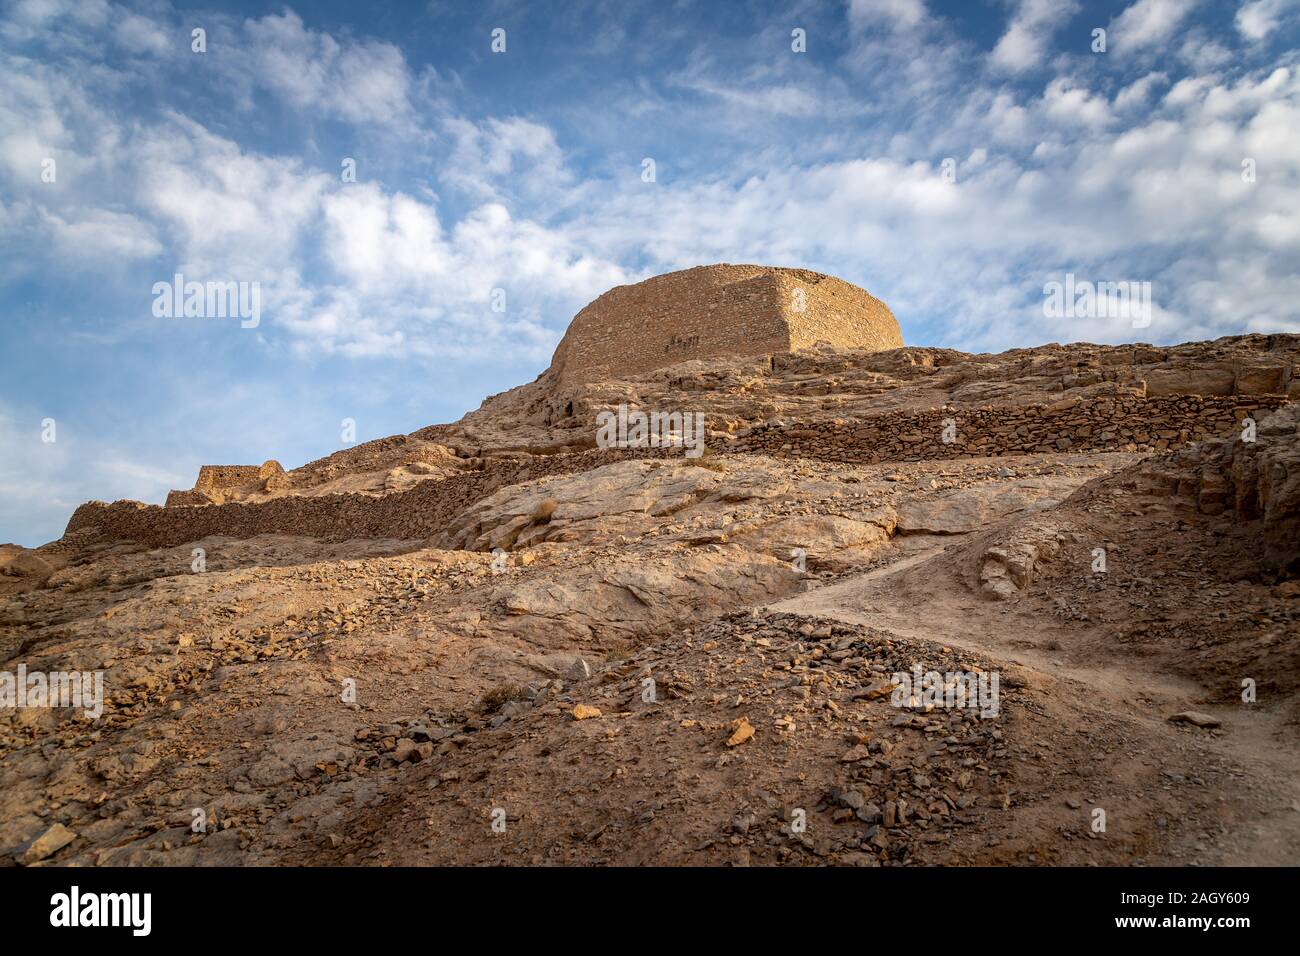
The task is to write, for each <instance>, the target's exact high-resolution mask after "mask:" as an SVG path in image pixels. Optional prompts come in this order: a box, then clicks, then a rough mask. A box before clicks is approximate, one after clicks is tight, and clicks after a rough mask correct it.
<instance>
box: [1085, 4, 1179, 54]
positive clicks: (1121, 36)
mask: <svg viewBox="0 0 1300 956" xmlns="http://www.w3.org/2000/svg"><path fill="white" fill-rule="evenodd" d="M1197 2H1198V0H1137V2H1135V3H1134V4H1133V5H1132V6H1129V7H1127V8H1126V9H1125V10H1124V11H1123V12H1122V13H1121V14H1120V15H1119V16H1117V17H1116V18H1115V19H1114V20H1112V21H1111V23H1110V26H1109V27H1108V28H1107V31H1106V33H1107V36H1108V37H1110V38H1112V39H1111V42H1112V44H1113V46H1114V48H1115V49H1116V50H1118V51H1121V52H1127V51H1129V50H1138V49H1141V48H1143V47H1148V46H1151V45H1152V44H1156V43H1163V42H1164V41H1165V40H1168V39H1169V38H1170V37H1172V36H1173V35H1174V31H1175V30H1177V29H1178V26H1179V25H1180V24H1181V23H1182V22H1183V20H1184V19H1186V17H1187V15H1188V14H1190V13H1191V12H1192V8H1193V7H1195V6H1196V4H1197Z"/></svg>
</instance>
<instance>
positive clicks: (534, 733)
mask: <svg viewBox="0 0 1300 956" xmlns="http://www.w3.org/2000/svg"><path fill="white" fill-rule="evenodd" d="M729 268H747V267H729ZM809 275H815V274H809ZM752 278H753V277H751V279H750V280H741V281H751V280H752ZM758 278H759V279H760V280H761V281H760V283H759V285H760V286H762V284H763V283H765V282H768V281H769V279H770V277H768V278H764V276H763V275H762V274H760V275H759V276H758ZM778 280H779V281H785V279H784V278H783V277H781V276H777V277H776V278H775V279H770V281H772V282H777V281H778ZM835 281H838V280H835ZM633 288H635V287H633ZM849 288H850V289H851V288H852V287H849ZM858 291H861V290H858ZM720 294H721V293H720ZM863 295H865V293H863ZM599 301H600V300H598V302H599ZM873 301H874V300H873ZM882 308H883V305H882ZM891 321H892V317H891ZM674 334H679V333H674ZM574 354H576V353H575V350H574V349H573V348H572V340H570V346H567V347H566V346H562V349H561V352H560V353H557V355H558V356H559V357H560V358H564V359H565V361H563V362H557V364H556V365H555V366H553V368H552V369H550V370H548V371H547V372H546V373H544V374H543V375H542V376H540V377H539V378H538V379H537V380H536V381H534V382H531V383H529V384H526V385H523V386H520V387H519V388H516V389H513V390H511V391H509V392H506V393H503V394H501V395H496V396H492V397H491V398H489V399H487V400H486V401H485V402H484V403H483V405H482V407H481V408H479V409H478V410H476V411H474V412H472V413H470V414H468V415H466V416H465V417H464V418H463V419H462V420H460V421H459V422H456V423H454V424H449V425H433V426H430V427H428V428H424V429H421V430H419V431H417V432H414V433H412V434H411V435H406V436H394V437H392V438H388V439H383V440H381V441H377V442H370V443H367V444H364V445H358V446H356V447H353V448H348V449H345V450H343V451H340V452H338V453H336V454H334V455H331V456H329V457H327V458H324V459H321V460H319V461H316V462H311V463H309V464H306V465H303V466H301V467H299V468H294V469H291V470H288V471H285V470H283V469H282V468H280V467H279V465H278V464H276V463H275V462H273V461H272V462H267V463H266V465H262V466H237V467H232V468H229V469H225V470H222V469H209V470H206V471H205V473H204V475H202V476H200V481H199V482H198V484H197V485H196V488H195V489H192V490H189V491H184V492H178V493H175V495H174V497H173V498H172V499H171V500H170V502H169V505H168V506H165V507H160V506H155V505H144V504H141V503H139V502H116V503H113V504H105V503H102V502H92V503H88V504H86V505H83V506H82V507H81V508H79V509H77V512H76V513H75V514H74V515H73V516H72V519H71V520H70V522H69V525H68V530H67V533H66V534H65V536H64V537H63V538H62V539H61V540H59V541H56V542H52V543H51V544H49V545H46V546H44V547H42V548H38V549H34V550H27V549H21V548H16V547H14V546H5V547H4V548H3V549H0V659H2V660H3V661H4V663H3V664H0V669H3V670H4V671H5V672H16V670H17V668H18V667H19V665H22V666H23V667H24V668H25V670H26V671H28V672H38V671H39V672H43V673H50V672H63V671H78V672H94V671H102V672H103V686H104V691H105V693H104V696H105V700H104V703H103V712H102V714H101V715H100V716H99V717H98V719H96V720H93V721H91V720H88V719H87V718H86V717H84V716H83V715H82V713H81V711H80V710H79V709H77V708H73V707H65V708H50V707H26V708H24V707H17V708H12V709H9V708H6V709H3V710H0V856H2V857H3V858H4V859H6V860H12V861H15V862H18V863H22V864H27V865H38V864H49V863H53V864H64V863H67V864H80V865H123V864H183V865H188V864H194V863H263V864H286V863H297V864H334V863H360V864H389V863H396V864H405V863H463V864H469V863H475V864H477V863H524V864H555V863H560V864H563V863H597V864H599V863H616V864H640V863H657V864H686V863H700V864H724V865H746V864H789V865H815V864H823V863H833V864H840V865H857V866H877V865H889V866H893V865H911V864H931V863H937V864H970V863H975V864H989V863H993V864H1002V863H1006V864H1089V863H1123V864H1130V863H1142V864H1214V863H1231V864H1268V863H1291V864H1294V863H1295V862H1297V860H1300V791H1298V790H1297V787H1298V786H1300V784H1298V783H1297V781H1300V772H1297V771H1300V758H1298V757H1297V754H1298V753H1300V748H1297V746H1296V743H1297V719H1298V718H1300V710H1298V709H1297V706H1296V705H1297V700H1298V699H1300V698H1297V689H1298V688H1300V652H1298V645H1297V638H1298V637H1300V578H1298V577H1297V574H1298V573H1300V406H1297V405H1296V404H1295V400H1296V398H1297V397H1298V396H1300V337H1297V336H1283V335H1278V336H1243V337H1235V338H1228V339H1220V340H1217V341H1214V342H1202V343H1189V344H1185V345H1179V346H1173V347H1154V346H1149V345H1132V346H1118V347H1111V346H1097V345H1087V344H1076V345H1066V346H1059V345H1052V346H1045V347H1041V348H1036V349H1021V350H1016V351H1012V352H1007V353H1002V354H998V355H968V354H965V353H960V352H955V351H952V350H947V349H928V348H909V347H892V348H885V349H884V350H883V351H881V350H876V349H875V348H874V347H869V348H860V347H859V348H854V347H843V346H842V345H836V344H834V343H831V344H819V345H810V346H809V347H799V345H798V343H793V342H792V343H787V346H786V347H783V348H780V349H774V350H771V351H769V352H764V353H761V354H759V353H746V354H738V355H737V354H720V355H718V354H715V355H707V356H704V357H700V358H692V359H689V360H686V361H675V362H673V363H671V364H667V365H664V366H662V367H653V368H645V369H642V368H633V369H629V370H625V371H624V372H620V373H618V374H611V373H609V372H608V371H605V372H602V373H601V376H600V377H599V378H596V379H591V378H589V377H588V376H586V375H574V374H571V367H570V364H569V363H570V362H571V361H572V356H573V355H574ZM566 355H567V356H568V358H565V356H566ZM566 370H568V371H566ZM619 406H624V407H625V409H632V410H637V409H642V410H647V411H649V410H661V411H666V412H668V411H672V412H681V413H685V412H689V413H696V412H698V413H702V414H703V416H704V423H705V424H704V430H703V436H704V444H703V451H704V453H703V454H702V455H699V456H698V457H690V456H687V455H686V454H685V453H684V451H685V449H683V448H682V447H679V446H675V445H668V446H665V447H655V446H651V445H646V446H633V447H598V441H597V427H596V422H597V420H598V416H599V415H600V414H601V413H602V412H611V411H617V409H618V408H619ZM269 451H273V450H269ZM272 466H274V467H272ZM918 669H919V670H918ZM929 671H935V672H938V673H939V674H942V675H949V687H950V686H951V683H952V680H951V679H950V677H951V675H954V674H956V675H968V676H969V677H970V679H971V680H973V681H977V682H978V681H979V680H980V679H983V680H985V681H986V684H985V685H984V686H985V688H986V690H987V686H988V684H987V682H988V681H990V680H992V678H993V677H994V676H996V678H997V687H998V692H997V698H996V705H997V706H996V707H995V708H994V710H995V712H988V708H985V709H984V710H983V711H981V710H978V709H973V708H970V707H965V708H963V707H960V706H955V707H954V706H951V701H949V700H947V699H945V698H943V696H942V694H941V695H940V699H938V700H937V701H936V700H931V699H927V698H926V696H925V695H924V694H922V693H920V692H919V690H918V691H917V692H916V693H908V692H904V693H901V694H900V691H899V688H900V687H902V686H903V685H902V684H901V683H900V681H899V679H898V675H900V674H901V675H908V674H913V673H926V672H929ZM985 702H986V703H987V700H985ZM1098 811H1101V813H1100V815H1099V814H1098ZM1099 820H1101V821H1102V822H1101V825H1100V827H1099V824H1098V821H1099ZM200 822H201V823H202V825H201V826H200V825H199V823H200Z"/></svg>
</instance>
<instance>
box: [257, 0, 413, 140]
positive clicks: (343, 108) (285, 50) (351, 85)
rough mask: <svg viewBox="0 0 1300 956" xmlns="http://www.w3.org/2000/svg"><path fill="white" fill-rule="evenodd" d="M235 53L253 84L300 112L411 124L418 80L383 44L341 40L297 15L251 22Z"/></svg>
mask: <svg viewBox="0 0 1300 956" xmlns="http://www.w3.org/2000/svg"><path fill="white" fill-rule="evenodd" d="M243 33H244V41H245V42H244V43H242V44H239V45H237V46H236V47H235V49H234V51H233V54H234V55H235V56H236V57H237V58H238V59H239V60H240V61H242V62H240V63H238V65H237V69H239V70H240V71H241V72H242V73H244V75H245V76H246V78H247V80H248V81H249V82H251V83H254V84H256V85H260V86H264V87H265V88H267V89H269V90H270V91H272V92H273V93H275V94H276V95H277V96H280V97H282V98H283V99H284V100H285V101H286V102H287V103H289V104H290V105H292V106H294V107H296V108H298V109H310V110H312V111H314V112H316V113H317V114H320V115H330V116H337V117H339V118H341V119H344V120H346V121H347V122H350V123H357V124H363V125H364V124H375V125H408V126H409V125H410V124H412V122H413V113H414V108H413V106H412V104H411V100H410V96H411V93H412V87H413V80H412V77H411V74H410V70H409V69H408V67H407V64H406V58H405V57H404V56H403V55H402V52H401V51H400V50H399V49H397V47H395V46H393V45H392V44H391V43H383V42H380V41H377V40H354V39H344V40H343V41H339V40H336V39H335V38H334V37H333V36H332V35H330V34H328V33H323V32H321V31H318V30H312V29H310V28H308V27H306V26H304V24H303V22H302V18H301V17H299V16H298V14H296V13H294V12H293V11H292V10H288V11H286V12H285V13H284V14H282V15H280V16H275V15H270V16H266V17H263V18H262V19H260V20H248V21H246V22H245V23H244V28H243Z"/></svg>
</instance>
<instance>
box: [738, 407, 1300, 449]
mask: <svg viewBox="0 0 1300 956" xmlns="http://www.w3.org/2000/svg"><path fill="white" fill-rule="evenodd" d="M1283 404H1286V399H1285V398H1283V397H1281V396H1264V395H1255V396H1236V397H1231V398H1207V397H1202V396H1197V395H1182V396H1178V397H1170V398H1142V397H1140V396H1116V397H1108V398H1097V399H1079V400H1070V399H1067V400H1065V401H1062V402H1057V403H1055V404H1052V405H1024V406H1006V405H997V406H990V407H986V408H977V409H966V408H963V409H953V410H944V409H932V410H929V411H923V412H910V413H892V414H886V415H879V416H874V417H871V418H863V419H858V420H855V421H841V420H829V421H819V422H810V423H783V424H774V425H770V426H762V427H759V428H756V429H754V430H752V431H750V432H749V433H748V434H744V433H742V435H741V436H739V440H738V441H737V442H736V444H735V446H734V450H736V451H750V452H758V453H761V454H765V455H774V456H778V457H791V458H797V457H804V458H824V459H828V460H831V461H845V462H863V463H877V462H886V461H926V460H930V459H939V458H974V457H983V456H989V455H1019V454H1028V453H1034V452H1040V453H1059V452H1067V451H1128V452H1138V451H1164V450H1166V449H1169V448H1175V447H1178V446H1180V445H1184V444H1186V443H1188V442H1193V441H1204V440H1206V439H1210V438H1221V437H1224V436H1226V435H1229V434H1231V433H1232V432H1233V431H1234V430H1238V429H1239V428H1240V426H1241V422H1242V419H1243V418H1244V417H1245V416H1246V415H1251V416H1252V417H1256V418H1257V417H1258V415H1259V414H1262V413H1263V412H1265V411H1268V410H1271V409H1274V408H1277V407H1278V406H1280V405H1283ZM949 422H951V424H952V426H953V427H952V429H951V431H950V432H949V434H950V436H951V438H952V441H951V442H945V441H944V432H945V425H946V424H948V423H949Z"/></svg>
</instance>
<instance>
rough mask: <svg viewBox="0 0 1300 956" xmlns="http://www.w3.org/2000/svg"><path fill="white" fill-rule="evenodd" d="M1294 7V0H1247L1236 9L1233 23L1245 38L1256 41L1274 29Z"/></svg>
mask: <svg viewBox="0 0 1300 956" xmlns="http://www.w3.org/2000/svg"><path fill="white" fill-rule="evenodd" d="M1295 9H1296V2H1295V0H1247V2H1246V3H1243V4H1242V5H1241V7H1240V8H1239V9H1238V10H1237V15H1236V17H1235V18H1234V19H1233V23H1234V24H1235V25H1236V27H1237V31H1238V32H1239V33H1240V34H1241V35H1242V36H1244V37H1245V38H1246V39H1247V40H1253V41H1258V40H1262V39H1264V38H1265V37H1267V36H1268V35H1269V34H1270V33H1272V32H1273V31H1274V30H1276V29H1277V28H1278V24H1280V23H1281V22H1282V18H1283V17H1284V16H1288V15H1290V14H1291V13H1292V12H1293V11H1294V10H1295Z"/></svg>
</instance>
